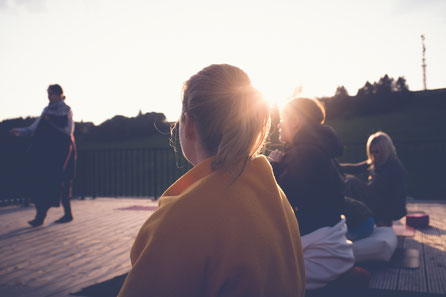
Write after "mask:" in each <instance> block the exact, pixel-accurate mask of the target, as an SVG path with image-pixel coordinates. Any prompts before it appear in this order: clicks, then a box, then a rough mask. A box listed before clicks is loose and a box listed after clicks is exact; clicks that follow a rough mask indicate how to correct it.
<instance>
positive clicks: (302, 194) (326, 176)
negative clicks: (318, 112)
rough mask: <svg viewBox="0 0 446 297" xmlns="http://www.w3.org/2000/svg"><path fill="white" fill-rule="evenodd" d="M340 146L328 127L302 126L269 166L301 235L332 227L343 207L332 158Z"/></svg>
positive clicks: (339, 154)
mask: <svg viewBox="0 0 446 297" xmlns="http://www.w3.org/2000/svg"><path fill="white" fill-rule="evenodd" d="M342 153H343V146H342V144H341V142H340V141H339V139H338V137H337V136H336V133H335V132H334V130H333V129H332V128H331V127H329V126H324V125H319V124H311V125H305V126H303V127H302V128H301V129H300V131H299V132H298V133H297V134H296V135H295V136H294V139H293V143H292V144H291V145H288V146H287V147H286V150H285V154H284V156H283V158H282V160H281V161H280V162H272V164H271V165H272V167H273V170H274V175H275V177H276V180H277V183H278V184H279V186H280V187H281V188H282V190H283V191H284V192H285V194H286V196H287V197H288V200H289V202H290V204H291V205H292V206H293V208H294V210H295V213H296V218H297V221H298V223H299V229H300V233H301V235H305V234H308V233H311V232H313V231H315V230H316V229H319V228H322V227H327V226H330V227H331V226H334V225H335V224H336V223H338V222H339V221H340V215H341V213H342V209H343V206H344V182H343V180H342V178H341V176H340V174H339V171H338V169H337V167H336V165H335V160H334V158H336V157H339V156H341V155H342Z"/></svg>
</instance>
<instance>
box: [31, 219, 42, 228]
mask: <svg viewBox="0 0 446 297" xmlns="http://www.w3.org/2000/svg"><path fill="white" fill-rule="evenodd" d="M28 224H30V225H31V226H33V227H37V226H41V225H42V224H43V220H38V219H34V220H31V221H28Z"/></svg>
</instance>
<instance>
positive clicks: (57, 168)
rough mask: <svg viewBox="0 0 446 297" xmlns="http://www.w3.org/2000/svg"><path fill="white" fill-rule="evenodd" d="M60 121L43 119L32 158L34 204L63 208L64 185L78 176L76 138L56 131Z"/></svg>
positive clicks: (30, 161) (32, 197)
mask: <svg viewBox="0 0 446 297" xmlns="http://www.w3.org/2000/svg"><path fill="white" fill-rule="evenodd" d="M58 120H60V119H57V118H54V117H53V116H47V117H45V118H43V119H41V121H40V122H39V125H38V126H37V128H36V131H35V133H34V136H33V138H32V144H31V147H30V150H29V154H28V165H29V183H30V193H31V200H32V202H34V203H39V204H41V205H48V206H59V201H60V195H61V189H62V185H63V183H65V182H68V181H69V180H71V179H72V178H73V177H74V174H75V159H76V148H75V145H74V138H73V137H72V136H70V135H66V134H64V133H62V132H60V131H59V130H58V129H56V128H55V127H54V124H55V123H56V124H58V122H57V121H58Z"/></svg>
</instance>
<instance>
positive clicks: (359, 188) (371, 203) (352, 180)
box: [345, 176, 378, 212]
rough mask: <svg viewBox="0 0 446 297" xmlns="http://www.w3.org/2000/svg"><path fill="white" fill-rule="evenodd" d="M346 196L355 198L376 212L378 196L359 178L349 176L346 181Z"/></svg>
mask: <svg viewBox="0 0 446 297" xmlns="http://www.w3.org/2000/svg"><path fill="white" fill-rule="evenodd" d="M345 195H346V196H349V197H352V198H355V199H356V200H359V201H361V202H363V203H364V204H365V205H367V206H368V207H369V208H370V209H371V210H372V211H373V212H375V210H376V201H377V200H378V199H377V197H376V194H375V193H373V192H372V191H371V190H370V189H369V188H368V187H367V184H366V183H365V182H363V181H362V180H360V179H359V178H357V177H354V176H349V177H348V178H347V179H346V181H345Z"/></svg>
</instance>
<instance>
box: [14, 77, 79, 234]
mask: <svg viewBox="0 0 446 297" xmlns="http://www.w3.org/2000/svg"><path fill="white" fill-rule="evenodd" d="M47 92H48V100H49V104H48V106H46V107H45V108H44V110H43V111H42V114H41V115H40V116H39V117H38V118H37V119H36V120H35V121H34V122H33V123H32V124H31V125H30V126H29V127H24V128H14V129H11V130H10V133H11V134H13V135H15V136H19V137H24V136H32V141H31V147H30V149H29V152H28V156H27V159H26V160H27V165H28V166H27V172H28V174H27V176H28V178H27V179H28V181H27V183H28V185H29V187H28V189H29V195H30V197H31V201H32V202H33V203H34V204H35V207H36V217H35V218H34V219H33V220H31V221H29V222H28V223H29V224H30V225H31V226H33V227H37V226H40V225H42V224H43V222H44V220H45V217H46V214H47V212H48V209H49V208H50V207H52V206H59V204H60V201H62V205H63V208H64V215H63V216H62V217H61V218H60V219H58V220H57V221H56V222H57V223H67V222H70V221H72V220H73V214H72V211H71V204H70V199H71V193H72V184H73V179H74V175H75V167H76V166H75V163H76V145H75V140H74V134H73V132H74V122H73V112H72V111H71V108H70V107H69V106H68V105H67V104H66V103H65V95H64V92H63V89H62V87H61V86H60V85H58V84H54V85H50V86H49V87H48V89H47Z"/></svg>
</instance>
